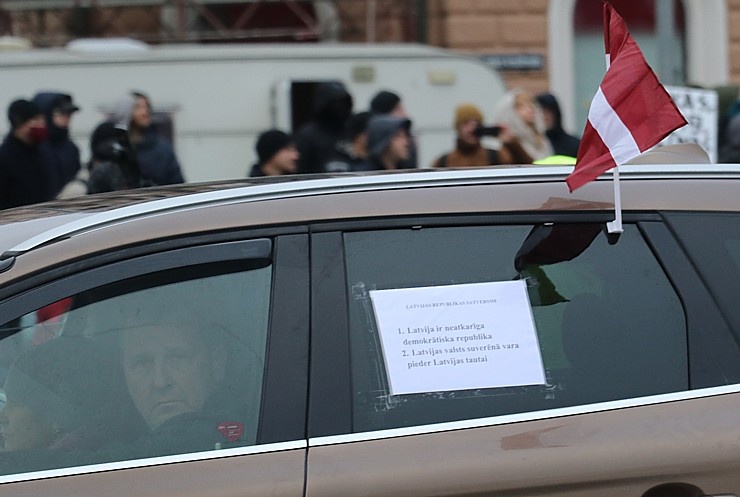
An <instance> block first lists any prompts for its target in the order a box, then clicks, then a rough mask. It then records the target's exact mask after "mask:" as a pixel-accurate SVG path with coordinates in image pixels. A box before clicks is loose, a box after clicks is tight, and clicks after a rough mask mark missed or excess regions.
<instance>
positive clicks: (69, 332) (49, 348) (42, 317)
mask: <svg viewBox="0 0 740 497" xmlns="http://www.w3.org/2000/svg"><path fill="white" fill-rule="evenodd" d="M271 273H272V271H271V268H270V267H263V268H251V267H246V266H245V264H244V263H241V262H240V263H233V262H232V263H223V264H217V265H208V266H197V267H191V268H187V269H178V270H173V271H164V272H159V273H155V274H149V275H146V276H144V277H137V278H131V279H128V280H125V281H122V282H119V283H116V284H112V285H107V286H104V287H100V288H95V289H93V290H90V291H87V292H84V293H82V294H78V295H75V296H72V297H70V298H69V299H65V300H64V301H62V302H60V303H56V304H54V305H52V306H47V307H45V308H43V309H40V310H39V311H37V312H35V313H32V314H29V315H26V316H23V317H21V318H19V319H17V320H15V321H13V322H11V323H7V324H6V325H4V326H0V327H3V328H6V329H8V328H15V329H16V330H17V332H16V333H14V334H12V335H11V336H9V337H7V338H5V339H3V340H0V361H1V362H0V364H1V366H2V368H1V369H0V374H2V379H1V380H2V384H3V386H4V393H5V397H6V399H5V401H6V404H5V406H4V409H3V411H2V413H0V420H2V427H3V441H4V447H3V449H4V453H3V455H2V457H0V473H2V474H11V473H20V472H27V471H36V470H42V469H50V468H57V467H69V466H78V465H84V464H94V463H103V462H112V461H120V460H127V459H135V458H143V457H153V456H162V455H171V454H181V453H187V452H197V451H207V450H215V449H221V448H228V447H233V446H240V445H251V444H255V443H256V442H257V440H256V434H257V429H258V423H259V411H260V401H261V390H262V379H263V374H264V365H265V351H266V343H267V326H268V311H269V305H270V301H269V298H270V284H271V278H272V274H271Z"/></svg>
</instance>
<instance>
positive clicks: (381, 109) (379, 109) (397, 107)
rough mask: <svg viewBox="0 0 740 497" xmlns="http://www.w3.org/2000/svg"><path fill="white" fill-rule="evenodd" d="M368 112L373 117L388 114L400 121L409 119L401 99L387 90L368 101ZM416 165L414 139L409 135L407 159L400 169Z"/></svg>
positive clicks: (381, 91)
mask: <svg viewBox="0 0 740 497" xmlns="http://www.w3.org/2000/svg"><path fill="white" fill-rule="evenodd" d="M370 112H371V113H372V114H373V115H378V114H389V115H391V116H396V117H400V118H402V119H409V116H408V114H407V113H406V107H405V106H404V105H403V102H402V101H401V97H400V96H399V95H398V94H396V93H393V92H392V91H388V90H380V91H379V92H378V93H376V94H375V96H374V97H373V98H372V99H371V100H370ZM417 165H418V159H417V150H416V138H415V137H414V136H413V135H411V134H409V158H408V159H407V160H405V161H404V163H403V164H402V169H411V168H415V167H417Z"/></svg>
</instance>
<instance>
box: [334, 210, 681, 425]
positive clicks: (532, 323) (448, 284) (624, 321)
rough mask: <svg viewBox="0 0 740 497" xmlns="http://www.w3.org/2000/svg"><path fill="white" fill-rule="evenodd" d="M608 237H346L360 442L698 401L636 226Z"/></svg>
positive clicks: (661, 279)
mask: <svg viewBox="0 0 740 497" xmlns="http://www.w3.org/2000/svg"><path fill="white" fill-rule="evenodd" d="M602 227H603V225H597V224H562V225H557V226H532V225H510V226H471V227H439V228H436V227H432V228H423V229H398V230H385V231H372V232H353V233H346V234H345V235H344V244H345V252H346V264H347V284H348V288H349V290H350V292H351V296H352V298H351V303H350V327H351V328H350V338H351V367H352V383H353V395H354V398H353V405H354V415H353V416H354V431H355V432H361V431H369V430H378V429H386V428H394V427H403V426H413V425H419V424H428V423H437V422H444V421H452V420H461V419H472V418H480V417H488V416H496V415H503V414H511V413H520V412H528V411H537V410H543V409H551V408H556V407H563V406H573V405H582V404H590V403H595V402H601V401H608V400H615V399H624V398H632V397H640V396H646V395H652V394H659V393H666V392H673V391H680V390H685V389H688V388H689V380H688V359H687V328H686V322H685V318H684V312H683V308H682V306H681V302H680V301H679V298H678V297H677V295H676V293H675V291H674V289H673V288H672V286H671V284H670V283H669V280H668V278H667V277H666V275H665V273H664V272H663V270H662V269H661V266H660V265H659V263H658V261H657V260H656V258H655V257H654V255H653V254H652V252H651V250H650V249H649V248H648V246H647V244H646V242H645V240H644V239H643V237H642V235H641V233H640V231H639V229H638V228H637V226H635V225H626V226H625V231H624V233H623V235H622V236H621V238H620V240H619V242H618V243H616V244H615V245H610V244H609V243H608V242H607V239H606V236H605V235H604V234H603V232H602ZM471 284H481V285H478V286H476V285H471ZM520 289H523V291H520ZM388 290H395V291H397V292H396V293H394V292H387V291H388ZM470 292H473V293H470ZM486 292H489V293H486ZM490 292H494V293H490ZM471 295H472V297H471ZM491 296H493V297H491ZM488 297H491V298H488ZM507 299H508V300H507ZM394 300H395V301H394ZM399 302H403V304H404V305H403V306H402V309H401V310H393V309H394V308H393V306H394V304H397V303H399ZM504 303H505V305H503V304H504ZM494 304H497V305H498V306H496V305H494ZM419 309H421V311H419ZM407 310H413V311H415V312H416V311H419V312H417V314H414V316H415V317H416V318H417V322H416V323H409V322H408V321H404V316H405V315H406V314H404V312H405V311H407ZM394 320H395V321H394ZM394 324H398V326H394ZM393 334H396V335H399V334H403V336H400V337H399V336H395V337H394V336H392V335H393ZM512 337H514V338H512ZM516 337H518V338H516ZM514 345H516V346H517V347H514ZM507 347H508V348H507ZM479 362H481V363H485V364H482V365H481V364H480V363H479ZM399 385H400V387H399ZM455 385H458V387H456V386H455ZM460 385H461V386H460Z"/></svg>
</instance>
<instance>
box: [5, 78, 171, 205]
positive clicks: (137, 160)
mask: <svg viewBox="0 0 740 497" xmlns="http://www.w3.org/2000/svg"><path fill="white" fill-rule="evenodd" d="M79 110H80V108H79V106H78V105H76V104H75V102H74V100H73V98H72V96H71V95H68V94H65V93H61V92H40V93H37V94H36V95H34V96H33V97H32V98H30V99H25V98H21V99H17V100H14V101H13V102H11V103H10V105H9V106H8V121H9V124H10V131H9V132H8V134H7V135H6V136H5V138H4V140H3V142H2V144H1V145H0V209H8V208H11V207H18V206H23V205H29V204H34V203H38V202H44V201H48V200H53V199H55V198H62V197H70V196H75V195H82V194H86V193H99V192H106V191H114V190H122V189H128V188H137V187H141V186H147V185H166V184H174V183H182V182H184V181H185V179H184V177H183V174H182V170H181V168H180V164H179V162H178V159H177V157H176V155H175V153H174V150H173V148H172V146H171V145H170V143H169V142H168V141H167V140H166V139H165V138H163V137H162V136H160V134H159V133H158V131H157V129H156V126H154V125H153V123H152V105H151V101H150V100H149V98H148V97H147V96H146V95H145V94H143V93H141V92H132V93H131V94H128V95H124V96H123V97H121V98H120V99H119V100H118V101H117V102H116V104H115V110H114V112H113V113H112V115H111V116H110V117H109V118H108V119H105V120H104V121H103V122H101V123H100V124H99V125H98V126H97V127H96V128H95V129H94V131H93V132H92V134H91V136H90V160H89V161H88V162H87V163H86V164H82V162H81V154H80V150H79V147H78V146H77V145H76V144H75V143H74V141H73V140H72V139H71V138H70V123H71V121H72V119H73V117H74V114H75V113H76V112H78V111H79Z"/></svg>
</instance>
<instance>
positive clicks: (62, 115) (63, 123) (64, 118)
mask: <svg viewBox="0 0 740 497" xmlns="http://www.w3.org/2000/svg"><path fill="white" fill-rule="evenodd" d="M71 120H72V114H70V113H69V112H62V111H57V110H55V111H54V112H52V114H51V122H53V123H54V126H56V127H57V128H62V129H67V128H69V123H70V121H71Z"/></svg>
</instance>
